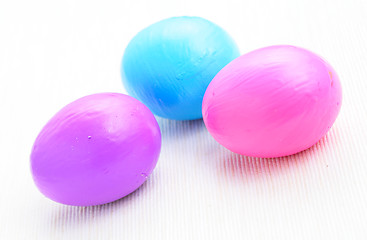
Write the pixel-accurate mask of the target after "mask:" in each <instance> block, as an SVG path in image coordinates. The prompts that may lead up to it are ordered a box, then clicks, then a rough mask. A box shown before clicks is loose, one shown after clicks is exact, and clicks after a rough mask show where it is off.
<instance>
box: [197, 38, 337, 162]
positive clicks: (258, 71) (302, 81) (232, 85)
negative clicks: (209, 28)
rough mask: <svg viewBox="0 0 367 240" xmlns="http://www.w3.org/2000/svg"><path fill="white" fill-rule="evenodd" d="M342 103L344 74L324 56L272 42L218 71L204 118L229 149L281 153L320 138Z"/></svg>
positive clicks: (205, 103)
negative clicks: (323, 57)
mask: <svg viewBox="0 0 367 240" xmlns="http://www.w3.org/2000/svg"><path fill="white" fill-rule="evenodd" d="M341 102H342V90H341V85H340V81H339V77H338V75H337V74H336V72H335V71H334V69H333V68H332V67H331V66H330V64H329V63H327V62H326V61H325V60H324V59H322V58H321V57H319V56H318V55H316V54H314V53H312V52H310V51H308V50H306V49H303V48H299V47H294V46H286V45H285V46H270V47H266V48H262V49H258V50H255V51H253V52H250V53H247V54H245V55H242V56H241V57H239V58H237V59H235V60H233V61H232V62H231V63H229V64H228V65H227V66H226V67H224V68H223V69H222V70H221V71H220V72H219V73H218V74H217V75H216V76H215V78H214V79H213V81H212V82H211V83H210V85H209V86H208V89H207V90H206V92H205V96H204V99H203V118H204V122H205V125H206V127H207V129H208V130H209V132H210V134H211V135H212V136H213V137H214V138H215V139H216V140H217V141H218V142H219V143H220V144H222V145H223V146H224V147H226V148H228V149H229V150H231V151H233V152H236V153H239V154H243V155H247V156H254V157H279V156H285V155H291V154H294V153H297V152H300V151H302V150H305V149H307V148H309V147H311V146H312V145H314V144H315V143H316V142H317V141H319V140H320V139H321V138H322V137H323V136H324V135H325V134H326V133H327V131H328V130H329V129H330V128H331V126H332V125H333V123H334V121H335V119H336V117H337V116H338V113H339V110H340V107H341Z"/></svg>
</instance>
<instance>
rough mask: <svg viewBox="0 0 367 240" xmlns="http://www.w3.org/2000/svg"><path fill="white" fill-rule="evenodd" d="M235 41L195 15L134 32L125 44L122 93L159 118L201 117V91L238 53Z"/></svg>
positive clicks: (220, 29)
mask: <svg viewBox="0 0 367 240" xmlns="http://www.w3.org/2000/svg"><path fill="white" fill-rule="evenodd" d="M239 55H240V54H239V50H238V47H237V45H236V44H235V42H234V40H233V39H232V38H231V37H230V36H229V35H228V33H227V32H226V31H224V30H223V29H222V28H221V27H219V26H218V25H216V24H214V23H212V22H210V21H208V20H206V19H203V18H200V17H174V18H169V19H165V20H162V21H160V22H157V23H155V24H153V25H150V26H149V27H147V28H145V29H143V30H142V31H141V32H139V33H138V34H137V35H136V36H135V37H134V38H133V39H132V40H131V41H130V43H129V44H128V46H127V48H126V50H125V52H124V55H123V59H122V64H121V76H122V81H123V84H124V86H125V88H126V90H127V92H128V93H129V94H130V95H132V96H134V97H136V98H137V99H139V100H140V101H142V102H143V103H144V104H145V105H147V106H148V107H149V109H151V110H152V112H153V113H154V114H156V115H158V116H161V117H164V118H169V119H175V120H191V119H199V118H202V112H201V106H202V105H201V104H202V100H203V96H204V93H205V89H206V88H207V86H208V84H209V83H210V81H211V80H212V79H213V77H214V76H215V75H216V74H217V73H218V72H219V71H220V70H221V69H222V68H223V67H224V66H225V65H226V64H228V63H229V62H230V61H232V60H233V59H235V58H236V57H238V56H239Z"/></svg>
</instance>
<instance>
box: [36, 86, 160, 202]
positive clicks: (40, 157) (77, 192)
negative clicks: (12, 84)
mask: <svg viewBox="0 0 367 240" xmlns="http://www.w3.org/2000/svg"><path fill="white" fill-rule="evenodd" d="M160 148H161V133H160V129H159V126H158V124H157V121H156V119H155V118H154V115H153V114H152V113H151V111H150V110H149V109H148V108H147V107H146V106H144V105H143V104H142V103H141V102H139V101H138V100H136V99H134V98H132V97H130V96H127V95H123V94H118V93H100V94H94V95H89V96H86V97H83V98H80V99H78V100H76V101H74V102H72V103H70V104H69V105H67V106H65V107H64V108H62V109H61V110H60V111H59V112H58V113H57V114H56V115H55V116H54V117H53V118H52V119H51V120H50V121H49V122H48V123H47V124H46V126H45V127H44V128H43V129H42V131H41V132H40V133H39V135H38V137H37V139H36V141H35V143H34V145H33V149H32V153H31V171H32V175H33V179H34V182H35V183H36V185H37V187H38V188H39V190H40V191H41V192H42V193H43V194H44V195H45V196H46V197H48V198H50V199H52V200H54V201H56V202H59V203H63V204H68V205H75V206H90V205H98V204H104V203H108V202H112V201H114V200H117V199H119V198H122V197H124V196H126V195H128V194H129V193H131V192H133V191H134V190H136V189H137V188H138V187H139V186H140V185H141V184H143V183H144V182H145V180H146V179H147V177H148V176H149V175H150V173H151V172H152V171H153V169H154V167H155V165H156V163H157V160H158V156H159V153H160Z"/></svg>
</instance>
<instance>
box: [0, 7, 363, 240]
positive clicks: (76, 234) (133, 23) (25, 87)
mask: <svg viewBox="0 0 367 240" xmlns="http://www.w3.org/2000/svg"><path fill="white" fill-rule="evenodd" d="M179 15H196V16H202V17H205V18H207V19H209V20H212V21H214V22H216V23H217V24H219V25H221V26H222V27H224V28H225V29H226V30H227V31H228V32H229V33H230V34H231V35H232V36H233V37H234V38H235V39H236V41H237V42H238V44H239V46H240V48H241V50H242V52H243V53H245V52H248V51H250V50H253V49H256V48H259V47H263V46H267V45H273V44H293V45H298V46H302V47H305V48H308V49H310V50H312V51H314V52H316V53H318V54H320V55H322V56H323V57H324V58H326V59H327V60H328V61H329V62H330V63H331V64H332V65H333V66H334V68H335V69H336V71H337V72H338V74H339V76H340V78H341V81H342V85H343V95H344V101H343V106H342V111H341V113H340V115H339V118H338V120H337V121H336V123H335V124H334V127H333V128H332V129H331V131H330V132H329V133H328V135H327V136H326V137H325V138H323V139H322V140H321V141H320V142H319V143H317V144H316V145H315V146H314V147H312V148H311V149H309V150H307V151H304V152H302V153H300V154H297V155H293V156H290V157H285V158H277V159H255V158H247V157H243V156H239V155H236V154H233V153H231V152H229V151H228V150H226V149H224V148H223V147H221V146H219V145H218V144H217V143H216V142H215V141H214V140H213V138H211V136H210V135H209V134H208V132H207V130H206V129H205V126H204V125H203V123H202V121H201V120H198V121H186V122H176V121H168V120H163V119H159V123H160V126H161V130H162V134H163V148H162V152H161V157H160V160H159V162H158V165H157V168H156V169H155V171H154V173H153V175H152V176H151V177H150V178H149V179H148V181H147V183H146V184H144V185H143V186H142V187H141V188H140V189H139V190H138V191H136V192H135V193H133V194H131V195H129V196H128V197H126V198H124V199H122V200H119V201H117V202H114V203H111V204H107V205H103V206H97V207H87V208H81V207H70V206H63V205H60V204H57V203H54V202H52V201H50V200H48V199H46V198H45V197H43V196H42V195H41V194H40V193H39V192H38V190H37V189H36V188H35V186H34V184H33V182H32V179H31V175H30V171H29V154H30V150H31V146H32V143H33V140H34V139H35V137H36V135H37V134H38V132H39V131H40V129H41V127H42V126H43V125H44V124H45V123H46V121H47V120H48V119H49V118H50V117H51V116H52V115H53V114H54V113H56V112H57V111H58V110H59V109H60V108H61V107H62V106H64V105H65V104H67V103H69V102H70V101H72V100H74V99H76V98H79V97H81V96H84V95H87V94H92V93H96V92H106V91H114V92H122V91H123V88H122V84H121V82H120V74H119V68H120V61H121V56H122V53H123V50H124V48H125V46H126V44H127V43H128V41H129V40H130V39H131V38H132V37H133V35H134V34H136V33H137V32H138V31H139V30H141V29H142V28H143V27H146V26H148V25H149V24H151V23H153V22H156V21H158V20H161V19H163V18H167V17H171V16H179ZM0 34H1V36H0V84H1V85H0V110H1V118H0V187H1V188H0V189H1V194H0V239H367V207H366V205H367V157H366V156H367V148H366V146H367V136H366V133H367V131H366V130H367V127H366V125H367V124H366V120H367V107H366V103H367V2H366V1H364V0H361V1H352V0H345V1H340V0H330V1H323V0H308V1H292V0H288V1H287V0H277V1H270V0H269V1H266V0H246V1H228V0H226V1H220V2H219V1H218V2H215V1H198V0H185V1H179V2H175V1H169V0H167V1H152V0H146V1H137V0H131V1H122V0H120V1H114V2H111V1H98V2H96V1H85V2H82V1H74V0H70V1H42V2H41V1H25V0H24V1H6V0H3V1H1V2H0Z"/></svg>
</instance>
